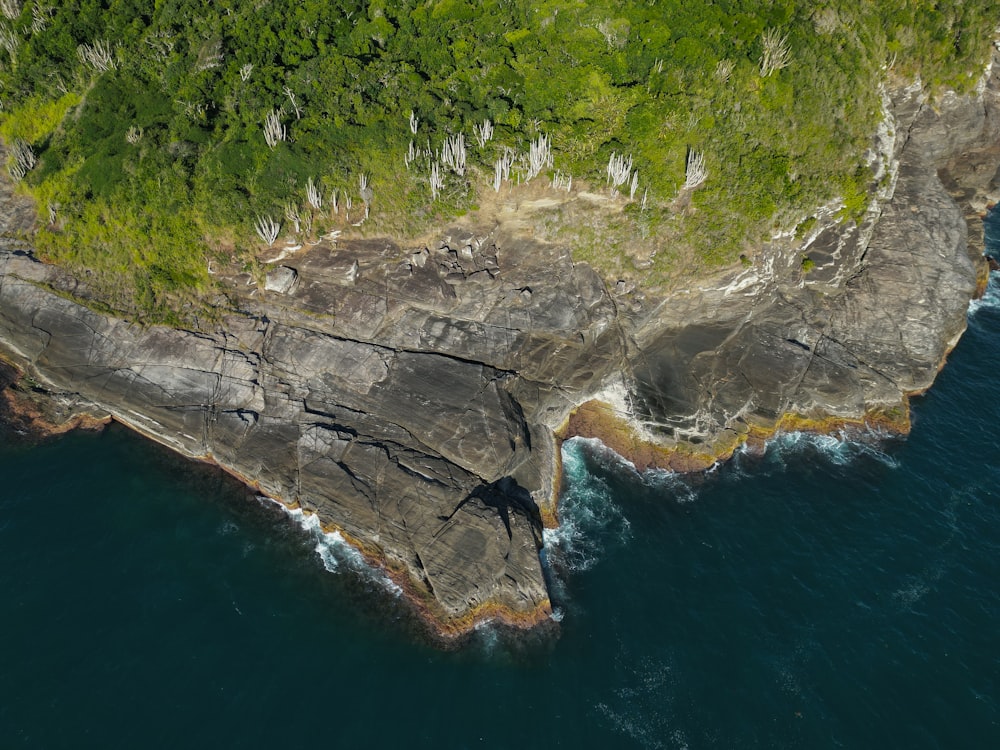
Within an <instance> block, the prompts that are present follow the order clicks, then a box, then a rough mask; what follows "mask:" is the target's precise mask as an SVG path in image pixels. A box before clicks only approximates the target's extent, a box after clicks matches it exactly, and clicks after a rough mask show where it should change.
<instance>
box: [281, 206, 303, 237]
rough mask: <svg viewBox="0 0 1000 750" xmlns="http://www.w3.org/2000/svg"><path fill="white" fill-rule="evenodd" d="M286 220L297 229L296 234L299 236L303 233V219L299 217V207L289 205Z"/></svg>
mask: <svg viewBox="0 0 1000 750" xmlns="http://www.w3.org/2000/svg"><path fill="white" fill-rule="evenodd" d="M285 218H286V219H288V220H289V221H290V222H292V226H293V227H295V234H299V233H300V232H301V231H302V217H301V216H299V207H298V206H296V205H295V204H294V203H289V204H287V205H286V206H285Z"/></svg>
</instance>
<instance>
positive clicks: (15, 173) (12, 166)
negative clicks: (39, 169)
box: [7, 138, 38, 182]
mask: <svg viewBox="0 0 1000 750" xmlns="http://www.w3.org/2000/svg"><path fill="white" fill-rule="evenodd" d="M37 161H38V159H37V158H36V157H35V152H34V151H33V150H32V148H31V144H30V143H28V142H27V141H24V140H21V139H20V138H15V139H14V142H13V143H12V144H11V147H10V163H9V164H8V165H7V172H8V173H10V176H11V177H13V178H14V180H15V181H18V182H19V181H20V180H22V179H23V178H24V176H25V175H26V174H28V172H29V171H31V168H32V167H34V166H35V163H36V162H37Z"/></svg>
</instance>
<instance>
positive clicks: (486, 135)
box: [472, 120, 493, 148]
mask: <svg viewBox="0 0 1000 750" xmlns="http://www.w3.org/2000/svg"><path fill="white" fill-rule="evenodd" d="M472 134H473V135H474V136H475V137H476V143H478V144H479V148H483V147H484V146H485V145H486V144H487V143H488V142H489V141H490V139H492V138H493V123H492V122H490V121H489V120H483V122H482V124H481V125H473V126H472Z"/></svg>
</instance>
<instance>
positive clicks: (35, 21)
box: [31, 2, 52, 34]
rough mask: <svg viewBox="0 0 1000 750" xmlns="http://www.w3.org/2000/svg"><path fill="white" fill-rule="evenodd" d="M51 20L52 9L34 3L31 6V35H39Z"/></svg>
mask: <svg viewBox="0 0 1000 750" xmlns="http://www.w3.org/2000/svg"><path fill="white" fill-rule="evenodd" d="M50 18H52V8H50V7H48V6H47V5H42V4H41V3H38V2H36V3H35V4H34V5H32V6H31V33H32V34H41V33H42V32H43V31H45V27H46V26H48V25H49V19H50Z"/></svg>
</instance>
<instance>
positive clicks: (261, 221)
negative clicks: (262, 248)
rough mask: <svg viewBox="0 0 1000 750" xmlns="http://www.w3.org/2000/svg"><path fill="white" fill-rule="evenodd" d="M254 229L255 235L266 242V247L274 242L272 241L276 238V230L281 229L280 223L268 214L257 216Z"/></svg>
mask: <svg viewBox="0 0 1000 750" xmlns="http://www.w3.org/2000/svg"><path fill="white" fill-rule="evenodd" d="M254 229H256V230H257V236H258V237H260V239H261V240H262V241H263V242H264V243H266V244H267V246H268V247H270V246H271V245H273V244H274V241H275V240H276V239H278V232H280V231H281V224H278V223H277V222H276V221H275V220H274V219H272V218H271V217H270V216H258V217H257V223H256V224H255V225H254Z"/></svg>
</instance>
